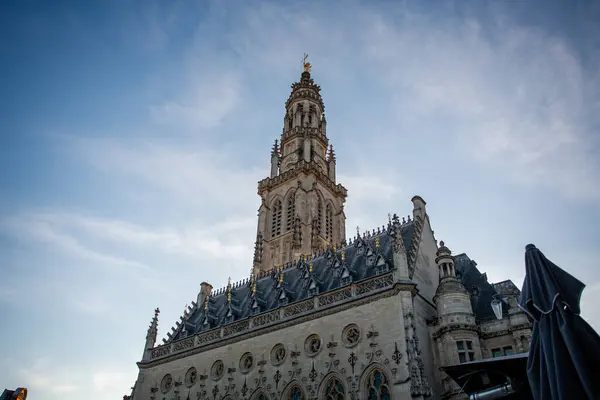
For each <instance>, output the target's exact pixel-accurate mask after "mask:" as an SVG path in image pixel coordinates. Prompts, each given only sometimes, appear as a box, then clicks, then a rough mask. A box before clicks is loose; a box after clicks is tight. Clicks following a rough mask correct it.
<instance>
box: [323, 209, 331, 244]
mask: <svg viewBox="0 0 600 400" xmlns="http://www.w3.org/2000/svg"><path fill="white" fill-rule="evenodd" d="M325 237H326V238H327V240H329V241H331V240H332V239H333V210H332V209H331V204H327V207H326V208H325Z"/></svg>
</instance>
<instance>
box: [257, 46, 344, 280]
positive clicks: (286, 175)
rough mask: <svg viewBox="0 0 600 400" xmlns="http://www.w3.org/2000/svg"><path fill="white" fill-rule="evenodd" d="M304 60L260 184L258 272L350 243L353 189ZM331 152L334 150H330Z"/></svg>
mask: <svg viewBox="0 0 600 400" xmlns="http://www.w3.org/2000/svg"><path fill="white" fill-rule="evenodd" d="M306 57H307V56H305V58H304V60H303V65H304V71H303V72H302V75H301V77H300V81H299V82H296V83H294V84H292V92H291V94H290V96H289V98H288V100H287V101H286V104H285V109H286V111H285V116H284V119H283V130H282V135H281V138H280V141H279V143H277V142H276V143H275V145H274V146H273V149H272V152H271V173H270V176H269V177H268V178H265V179H263V180H262V181H260V182H259V183H258V194H259V196H261V199H262V202H261V206H260V208H259V210H258V232H257V241H256V245H255V257H254V267H253V268H254V272H255V273H258V272H260V271H266V270H270V269H271V268H273V267H274V266H275V265H282V264H285V263H287V262H289V261H292V260H294V259H296V258H299V257H300V256H301V255H309V254H311V253H313V252H315V251H318V250H320V249H323V248H325V247H327V246H328V245H333V244H340V243H342V242H344V241H345V239H346V237H345V232H346V217H345V214H344V203H345V201H346V197H347V190H346V188H345V187H343V186H342V185H340V184H338V183H337V182H336V171H335V164H336V160H335V154H334V153H333V147H332V146H330V144H329V139H328V137H327V135H326V126H327V121H326V119H325V114H324V112H325V105H324V104H323V99H322V98H321V88H320V87H319V85H317V84H315V82H314V81H313V79H312V78H311V75H310V69H311V65H310V63H308V62H306ZM328 148H329V152H328Z"/></svg>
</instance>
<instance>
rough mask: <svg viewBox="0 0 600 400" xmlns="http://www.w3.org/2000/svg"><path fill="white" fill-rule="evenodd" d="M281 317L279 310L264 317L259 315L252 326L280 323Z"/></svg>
mask: <svg viewBox="0 0 600 400" xmlns="http://www.w3.org/2000/svg"><path fill="white" fill-rule="evenodd" d="M279 316H280V314H279V310H275V311H271V312H268V313H265V314H263V315H258V316H256V317H254V319H253V320H252V325H253V326H255V327H258V326H263V325H266V324H270V323H273V322H275V321H279V318H280V317H279Z"/></svg>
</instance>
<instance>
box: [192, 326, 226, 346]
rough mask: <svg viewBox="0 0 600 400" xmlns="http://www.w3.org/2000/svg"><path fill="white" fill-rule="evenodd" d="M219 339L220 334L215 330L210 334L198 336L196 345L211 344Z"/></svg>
mask: <svg viewBox="0 0 600 400" xmlns="http://www.w3.org/2000/svg"><path fill="white" fill-rule="evenodd" d="M220 338H221V332H220V331H219V330H218V329H215V330H213V331H211V332H207V333H204V334H202V335H200V336H198V344H204V343H207V342H212V341H213V340H217V339H220Z"/></svg>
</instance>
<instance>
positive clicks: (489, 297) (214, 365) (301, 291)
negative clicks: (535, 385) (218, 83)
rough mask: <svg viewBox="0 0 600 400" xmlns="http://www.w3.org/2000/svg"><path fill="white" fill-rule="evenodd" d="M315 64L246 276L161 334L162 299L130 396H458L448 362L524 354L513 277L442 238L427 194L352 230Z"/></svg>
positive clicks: (277, 165)
mask: <svg viewBox="0 0 600 400" xmlns="http://www.w3.org/2000/svg"><path fill="white" fill-rule="evenodd" d="M310 69H311V66H310V64H309V63H305V65H304V72H302V75H301V78H300V81H299V82H297V83H294V84H293V85H292V91H291V94H290V96H289V98H288V100H287V102H286V103H285V117H284V123H283V133H282V134H281V137H280V140H279V141H275V144H274V146H273V149H272V151H271V170H270V176H268V177H267V178H265V179H263V180H261V181H260V182H259V183H258V195H259V196H260V197H261V200H262V203H261V205H260V207H259V210H258V227H257V233H256V242H255V250H254V260H253V268H252V269H253V272H252V274H251V276H249V277H247V278H245V279H242V280H241V281H239V282H228V283H227V285H226V286H225V287H223V288H221V289H214V288H213V286H212V285H211V284H209V283H206V282H202V283H201V284H200V291H199V293H198V294H197V299H196V301H195V302H193V303H192V305H191V306H190V307H189V308H188V309H187V310H185V312H184V314H183V315H182V316H181V317H180V320H179V321H177V322H176V324H175V326H174V327H173V328H171V331H170V332H169V333H167V336H166V338H165V339H163V343H162V344H157V343H156V339H157V336H158V315H159V310H158V309H157V310H156V311H155V315H154V318H153V319H152V322H151V324H150V327H149V329H148V332H147V335H146V341H145V345H144V349H143V355H142V359H141V360H140V361H139V362H138V363H137V365H138V367H139V375H138V378H137V380H136V382H135V385H134V387H133V391H132V393H131V395H130V396H125V397H126V398H128V399H132V400H155V399H157V400H179V399H180V400H190V399H192V400H205V399H206V400H209V399H210V400H242V399H243V400H280V399H281V400H311V399H312V400H317V399H318V400H321V399H323V400H346V399H348V400H349V399H355V400H363V399H365V400H367V399H368V400H371V399H372V400H389V399H394V400H401V399H458V398H465V395H464V393H460V388H459V387H458V385H457V384H456V383H455V382H454V381H453V380H452V379H451V378H450V377H449V376H448V375H446V373H445V372H444V371H443V370H442V368H441V367H444V366H450V365H456V364H461V363H468V362H472V361H476V360H482V359H486V358H492V357H499V356H504V355H509V354H513V353H524V352H527V351H528V344H529V340H530V336H531V324H530V323H529V321H528V319H527V317H526V315H525V314H524V312H522V311H521V310H520V309H519V308H518V307H517V298H518V296H519V290H518V289H517V287H516V286H515V285H514V284H513V283H512V282H511V281H503V282H500V283H496V284H494V283H491V282H488V280H487V276H486V274H484V273H483V274H482V273H481V272H480V271H479V269H478V268H477V264H476V263H475V261H473V260H471V259H470V258H469V257H468V256H467V255H466V254H464V253H461V254H452V252H451V251H450V248H449V247H448V246H447V245H446V244H445V243H444V242H439V243H438V242H437V240H436V239H435V237H434V234H433V230H432V225H431V221H430V217H429V215H428V214H427V206H426V202H425V201H424V200H423V199H422V198H421V197H419V196H414V197H413V198H412V199H411V202H412V207H411V208H412V210H411V211H410V213H405V214H408V216H405V217H398V216H397V215H395V214H394V215H393V216H390V217H389V219H388V221H385V223H384V224H383V225H382V226H379V227H375V228H374V229H371V230H369V231H366V232H362V233H360V232H357V233H356V234H355V235H353V236H352V237H347V236H346V233H347V231H346V226H345V221H346V216H345V213H344V204H345V201H346V197H347V196H348V192H347V190H346V188H345V187H344V186H343V185H342V184H341V183H338V182H337V179H336V156H335V154H334V151H333V147H332V145H331V144H330V143H329V138H328V136H327V120H326V118H325V112H324V111H325V106H324V104H323V99H322V98H321V93H320V90H321V88H320V87H319V85H317V84H316V83H315V82H314V81H313V79H312V77H311V74H310ZM340 156H341V155H340ZM408 204H410V203H408V202H407V205H408ZM249 261H250V260H249Z"/></svg>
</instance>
